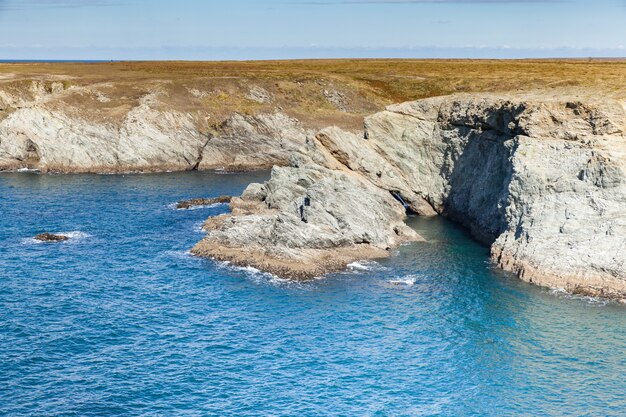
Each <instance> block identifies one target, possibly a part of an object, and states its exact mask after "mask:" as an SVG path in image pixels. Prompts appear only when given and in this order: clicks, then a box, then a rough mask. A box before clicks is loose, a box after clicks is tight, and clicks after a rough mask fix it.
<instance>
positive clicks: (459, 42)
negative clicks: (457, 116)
mask: <svg viewBox="0 0 626 417" xmlns="http://www.w3.org/2000/svg"><path fill="white" fill-rule="evenodd" d="M625 47H626V0H596V1H583V0H526V1H524V0H517V1H515V0H255V1H253V0H229V1H200V0H177V1H165V0H150V1H148V0H0V59H133V58H134V59H255V58H256V59H258V58H291V57H323V56H328V57H338V56H364V57H369V56H400V57H401V56H406V57H448V56H451V57H532V56H537V57H544V56H626V49H624V48H625Z"/></svg>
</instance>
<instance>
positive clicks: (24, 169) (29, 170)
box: [17, 168, 41, 172]
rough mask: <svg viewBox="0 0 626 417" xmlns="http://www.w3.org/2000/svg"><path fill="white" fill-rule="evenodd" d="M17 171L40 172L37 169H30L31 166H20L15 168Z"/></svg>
mask: <svg viewBox="0 0 626 417" xmlns="http://www.w3.org/2000/svg"><path fill="white" fill-rule="evenodd" d="M17 172H41V171H40V170H38V169H32V168H20V169H18V170H17Z"/></svg>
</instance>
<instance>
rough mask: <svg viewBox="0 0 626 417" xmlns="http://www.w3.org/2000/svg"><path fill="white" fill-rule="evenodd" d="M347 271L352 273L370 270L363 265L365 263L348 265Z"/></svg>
mask: <svg viewBox="0 0 626 417" xmlns="http://www.w3.org/2000/svg"><path fill="white" fill-rule="evenodd" d="M348 269H351V270H353V271H370V270H371V269H372V268H371V267H370V266H368V265H365V262H352V263H351V264H348Z"/></svg>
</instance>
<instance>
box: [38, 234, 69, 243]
mask: <svg viewBox="0 0 626 417" xmlns="http://www.w3.org/2000/svg"><path fill="white" fill-rule="evenodd" d="M34 239H35V240H38V241H40V242H47V243H50V242H52V243H54V242H65V241H66V240H69V239H70V238H69V237H67V236H65V235H55V234H52V233H40V234H38V235H37V236H35V237H34Z"/></svg>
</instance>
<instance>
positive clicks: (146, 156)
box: [0, 87, 307, 172]
mask: <svg viewBox="0 0 626 417" xmlns="http://www.w3.org/2000/svg"><path fill="white" fill-rule="evenodd" d="M60 88H61V87H59V89H60ZM42 94H43V96H35V97H33V98H32V99H31V100H30V101H23V100H22V101H17V100H16V99H12V98H7V96H6V95H5V96H4V97H5V98H4V101H5V104H4V106H5V107H9V106H11V105H12V106H13V107H14V108H13V111H12V112H11V113H10V114H8V115H7V116H6V117H5V118H4V119H2V120H0V170H2V169H5V170H6V169H20V168H29V169H38V170H41V171H43V172H129V171H139V172H145V171H167V170H174V171H184V170H191V169H227V170H228V169H261V168H269V167H271V166H273V165H275V164H280V165H285V164H286V163H287V162H288V160H289V155H290V154H291V153H292V152H293V151H294V149H295V148H296V147H297V146H298V145H299V144H301V143H304V140H305V138H306V134H307V132H306V130H305V129H304V128H303V127H302V126H301V125H300V123H299V122H298V121H297V120H295V119H293V118H291V117H289V116H287V115H285V114H284V113H281V112H275V113H267V114H265V113H261V114H258V115H254V116H244V115H240V114H237V113H235V114H233V115H232V116H230V117H229V118H228V119H226V120H225V121H224V122H222V123H221V124H220V125H219V126H217V127H215V128H212V129H210V130H209V129H207V130H204V131H202V130H201V129H198V128H197V120H196V119H195V118H194V117H193V116H192V115H191V114H189V113H185V112H180V111H176V110H172V109H168V110H163V109H161V108H160V107H161V106H160V105H159V94H158V93H150V94H146V95H143V96H142V97H141V98H140V99H139V102H138V105H136V106H135V107H132V108H130V109H128V110H127V111H125V113H124V114H123V116H122V118H121V120H119V121H116V122H113V121H107V120H103V121H94V120H89V119H87V118H83V117H77V116H73V115H67V114H65V113H64V112H62V111H59V110H57V109H55V108H54V107H53V106H50V105H48V100H49V99H47V98H46V97H48V96H50V97H55V95H58V94H63V92H62V91H60V92H58V93H55V92H54V91H52V92H49V93H45V92H44V93H42ZM0 98H1V97H0ZM50 99H51V98H50ZM11 100H12V101H11ZM7 102H8V103H7ZM0 107H2V106H1V105H0Z"/></svg>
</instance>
